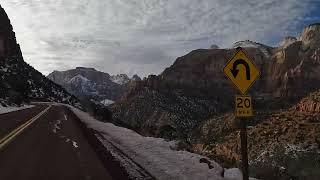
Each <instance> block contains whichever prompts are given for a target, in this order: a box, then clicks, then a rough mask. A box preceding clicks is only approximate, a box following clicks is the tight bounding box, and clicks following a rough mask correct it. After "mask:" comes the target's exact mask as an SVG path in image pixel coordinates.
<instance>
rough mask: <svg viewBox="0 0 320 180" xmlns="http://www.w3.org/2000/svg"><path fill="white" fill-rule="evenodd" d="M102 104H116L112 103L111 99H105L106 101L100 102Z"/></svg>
mask: <svg viewBox="0 0 320 180" xmlns="http://www.w3.org/2000/svg"><path fill="white" fill-rule="evenodd" d="M100 103H102V104H103V105H105V106H110V105H111V104H113V103H114V101H112V100H110V99H105V100H102V101H100Z"/></svg>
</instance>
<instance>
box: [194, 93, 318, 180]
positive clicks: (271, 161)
mask: <svg viewBox="0 0 320 180" xmlns="http://www.w3.org/2000/svg"><path fill="white" fill-rule="evenodd" d="M319 100H320V91H316V92H313V93H311V94H310V95H308V96H307V97H305V98H303V99H302V100H301V101H300V102H299V103H297V104H296V105H294V106H292V107H290V108H288V109H283V110H277V111H274V112H257V115H256V117H255V118H254V119H251V120H250V121H249V122H248V123H249V124H250V126H248V154H249V163H250V167H251V171H252V172H251V173H252V175H253V176H255V177H260V178H263V179H280V178H282V179H290V178H298V179H299V178H303V179H318V177H319V176H320V173H318V172H319V170H320V168H319V166H318V165H319V160H320V111H319V108H318V107H319V102H320V101H319ZM234 124H236V123H235V121H234V117H233V116H232V115H231V114H226V115H223V116H218V117H213V118H210V119H208V120H206V121H205V122H204V123H203V124H202V125H201V126H200V128H199V132H198V133H199V134H200V135H199V137H200V138H199V139H198V141H197V142H196V143H194V144H193V148H192V149H193V150H194V151H196V152H198V153H200V154H204V155H208V156H211V157H213V158H214V159H216V160H218V159H220V162H221V163H225V165H231V166H234V165H235V164H238V163H239V162H241V151H240V137H239V136H240V135H239V131H238V129H237V127H236V126H234Z"/></svg>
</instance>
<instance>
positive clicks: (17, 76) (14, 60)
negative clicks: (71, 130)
mask: <svg viewBox="0 0 320 180" xmlns="http://www.w3.org/2000/svg"><path fill="white" fill-rule="evenodd" d="M0 92H1V93H0V103H1V104H2V105H3V106H6V105H10V104H12V103H14V104H20V103H23V102H26V101H32V100H38V101H55V102H63V103H67V104H72V105H75V106H79V107H80V104H79V102H78V100H77V99H76V98H75V97H74V96H72V95H70V94H69V93H67V92H66V91H65V90H64V89H63V88H62V87H61V86H59V85H57V84H55V83H53V82H52V81H51V80H49V79H47V78H46V77H45V76H43V75H42V74H41V73H40V72H38V71H37V70H35V69H34V68H33V67H32V66H30V65H29V64H27V63H26V62H25V61H24V60H23V57H22V53H21V50H20V46H19V44H17V42H16V37H15V33H14V32H13V28H12V25H11V23H10V20H9V18H8V16H7V14H6V12H5V11H4V9H3V8H2V7H1V6H0Z"/></svg>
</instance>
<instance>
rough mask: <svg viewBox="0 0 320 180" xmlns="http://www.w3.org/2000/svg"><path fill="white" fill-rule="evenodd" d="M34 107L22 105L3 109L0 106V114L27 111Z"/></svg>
mask: <svg viewBox="0 0 320 180" xmlns="http://www.w3.org/2000/svg"><path fill="white" fill-rule="evenodd" d="M33 107H34V105H23V106H20V107H18V106H8V107H3V106H1V105H0V114H5V113H9V112H14V111H20V110H23V109H29V108H33Z"/></svg>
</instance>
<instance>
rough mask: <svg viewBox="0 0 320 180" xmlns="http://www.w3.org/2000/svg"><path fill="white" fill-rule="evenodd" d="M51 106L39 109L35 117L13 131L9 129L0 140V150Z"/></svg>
mask: <svg viewBox="0 0 320 180" xmlns="http://www.w3.org/2000/svg"><path fill="white" fill-rule="evenodd" d="M50 108H51V105H50V106H49V107H47V108H46V109H45V110H43V111H41V112H40V113H39V114H37V115H36V116H35V117H33V118H31V119H30V120H28V121H27V122H25V123H24V124H22V125H21V126H19V127H17V128H16V129H14V130H13V131H11V132H10V133H9V134H7V135H6V136H5V137H4V138H2V139H1V140H0V150H1V149H2V148H3V147H4V146H5V145H7V144H8V143H10V141H11V140H13V139H14V138H15V137H17V136H18V135H19V134H21V133H22V132H23V131H24V130H25V129H26V128H28V127H29V126H30V125H31V124H32V123H33V122H34V121H36V120H37V119H38V118H39V117H41V116H42V115H43V114H44V113H46V112H47V111H48V110H49V109H50Z"/></svg>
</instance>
